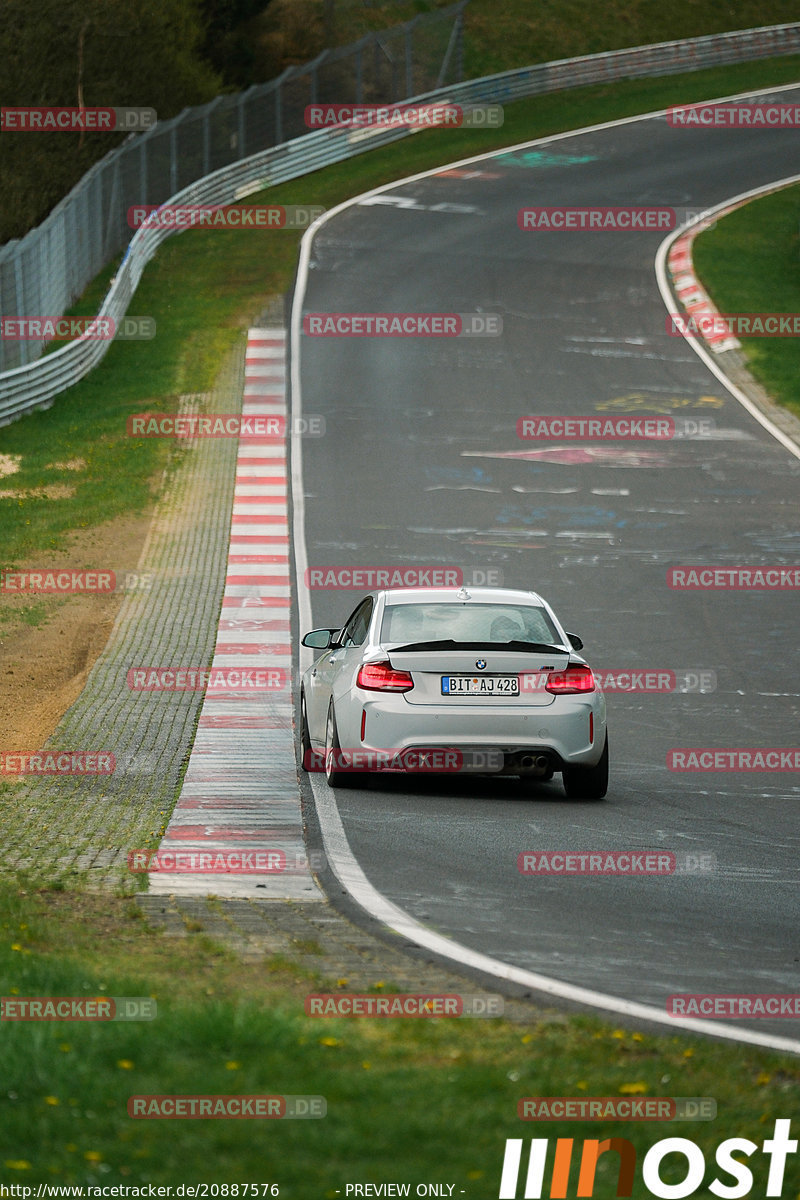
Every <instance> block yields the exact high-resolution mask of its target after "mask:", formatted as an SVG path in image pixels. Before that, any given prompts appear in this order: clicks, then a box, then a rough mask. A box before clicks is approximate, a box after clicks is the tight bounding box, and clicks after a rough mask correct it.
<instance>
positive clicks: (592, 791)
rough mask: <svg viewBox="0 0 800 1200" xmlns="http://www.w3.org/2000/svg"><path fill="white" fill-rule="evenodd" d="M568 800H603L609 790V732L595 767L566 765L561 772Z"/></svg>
mask: <svg viewBox="0 0 800 1200" xmlns="http://www.w3.org/2000/svg"><path fill="white" fill-rule="evenodd" d="M561 778H562V782H563V784H564V791H565V792H566V793H567V799H568V800H602V799H603V797H604V796H605V794H606V792H607V791H608V734H606V743H605V745H604V746H603V753H602V754H601V756H600V761H599V762H598V764H597V765H596V766H594V767H565V769H564V770H563V772H562V774H561Z"/></svg>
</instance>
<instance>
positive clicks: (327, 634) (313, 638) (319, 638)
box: [303, 629, 339, 650]
mask: <svg viewBox="0 0 800 1200" xmlns="http://www.w3.org/2000/svg"><path fill="white" fill-rule="evenodd" d="M338 632H339V630H338V629H312V630H311V632H310V633H307V634H306V636H305V637H304V638H303V645H304V646H310V647H311V648H312V650H327V649H328V647H329V646H330V645H331V644H332V642H333V635H334V634H335V633H338Z"/></svg>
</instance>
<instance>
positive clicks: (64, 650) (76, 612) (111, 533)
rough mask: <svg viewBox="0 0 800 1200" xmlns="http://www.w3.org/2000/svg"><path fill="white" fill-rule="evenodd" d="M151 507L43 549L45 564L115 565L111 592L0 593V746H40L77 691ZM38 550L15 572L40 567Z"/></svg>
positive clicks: (107, 628)
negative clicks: (62, 545) (60, 547)
mask: <svg viewBox="0 0 800 1200" xmlns="http://www.w3.org/2000/svg"><path fill="white" fill-rule="evenodd" d="M151 520H152V512H149V513H146V514H144V515H140V516H135V517H131V516H125V517H119V518H117V519H116V520H114V521H110V522H109V523H108V524H107V525H101V526H99V527H98V528H96V529H91V530H85V531H83V532H81V533H76V534H74V535H73V536H72V537H71V538H70V544H69V548H68V549H65V550H63V551H59V552H52V551H51V552H49V553H48V554H47V555H46V559H47V562H46V564H44V565H46V566H47V567H48V568H53V569H59V570H64V569H65V568H71V569H75V570H78V569H82V570H85V569H86V568H87V566H88V565H90V564H91V565H93V566H104V565H105V564H108V563H113V564H114V568H113V569H114V571H115V572H116V575H117V587H118V590H117V591H116V592H114V593H112V594H111V595H96V596H95V595H75V596H66V597H63V596H49V595H43V594H35V593H31V594H27V593H22V594H19V595H5V594H0V750H16V751H23V752H26V753H30V752H32V751H34V750H39V749H41V747H42V746H43V745H44V743H45V742H46V741H47V739H48V738H49V737H50V735H51V734H52V733H53V731H54V729H55V728H56V726H57V725H58V722H59V721H60V719H61V717H62V716H63V714H64V713H65V712H66V711H67V709H68V708H69V707H70V705H71V704H73V703H74V702H75V700H77V698H78V696H79V695H80V694H81V692H82V691H83V688H84V685H85V683H86V680H87V678H88V675H89V672H90V671H91V669H92V667H93V666H94V664H95V662H96V660H97V658H98V657H99V655H100V653H101V652H102V650H103V647H104V646H105V644H106V642H107V641H108V637H109V634H110V633H111V629H112V627H113V624H114V621H115V619H116V616H117V613H118V612H119V608H120V605H121V604H122V601H123V599H124V597H125V591H124V587H125V575H126V574H127V573H129V572H130V573H135V571H136V566H137V563H138V562H139V558H140V555H141V552H142V548H143V546H144V542H145V538H146V536H147V532H148V529H149V527H150V522H151ZM44 557H45V556H44V555H41V554H40V555H37V557H36V561H31V562H30V563H24V564H20V565H19V567H18V568H17V569H18V570H19V571H24V570H26V569H42V567H43V559H44Z"/></svg>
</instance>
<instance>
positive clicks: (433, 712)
mask: <svg viewBox="0 0 800 1200" xmlns="http://www.w3.org/2000/svg"><path fill="white" fill-rule="evenodd" d="M356 698H357V699H358V701H359V703H354V704H347V705H346V706H345V710H346V711H347V712H352V713H354V714H356V715H357V721H354V724H353V726H352V727H351V728H347V727H344V728H343V727H342V723H341V722H340V719H339V713H338V711H337V723H338V724H339V743H340V745H341V746H342V747H352V748H357V749H361V750H365V751H372V752H375V753H376V754H377V753H379V752H381V751H386V750H387V749H389V750H391V751H393V752H395V753H397V754H398V755H402V754H403V753H404V752H407V751H410V750H417V749H419V750H431V751H432V750H445V749H455V750H459V751H463V752H464V754H465V762H464V768H463V769H464V770H470V771H472V772H474V771H476V770H480V766H479V758H480V753H483V754H486V755H488V754H489V752H493V753H494V754H495V755H498V754H502V756H503V760H504V764H505V765H504V768H503V770H504V771H505V772H506V773H513V774H517V773H522V771H521V770H520V767H524V764H521V763H520V761H519V760H520V758H521V757H522V756H534V757H536V756H547V758H548V760H549V762H550V764H551V767H552V770H554V771H560V770H562V769H563V767H564V766H567V767H574V766H586V767H589V766H595V765H596V764H597V763H598V762H599V760H600V757H601V755H602V753H603V746H604V744H605V731H606V724H605V716H606V714H605V701H604V699H603V697H602V694H601V693H597V692H595V693H592V694H591V695H589V696H585V695H579V696H574V697H569V696H559V697H558V699H557V701H556V703H555V704H552V705H549V706H548V708H547V709H546V710H542V709H539V710H538V711H537V710H535V709H527V710H526V711H524V712H521V711H520V709H519V708H518V707H515V708H512V707H511V706H506V707H504V709H503V710H502V711H500V710H499V709H498V706H497V705H492V706H491V707H490V706H486V705H481V706H480V707H475V706H472V705H470V706H469V708H467V707H464V708H462V709H460V710H455V709H454V708H453V707H452V706H447V705H426V706H425V707H424V709H422V708H421V706H417V705H411V704H408V703H406V702H405V700H404V699H403V697H402V696H398V695H392V696H374V695H371V696H366V695H364V694H363V693H361V694H358V697H356V696H355V695H354V697H353V699H354V700H355V699H356ZM362 712H364V713H365V714H366V720H365V722H364V737H363V740H362V737H361V713H362ZM590 715H591V718H592V720H591V722H590ZM590 727H593V734H592V736H590ZM470 758H472V759H473V760H476V761H478V765H472V764H470V763H469V762H468V761H467V760H468V759H470ZM509 758H512V759H513V760H514V762H513V764H512V765H509V763H508V760H509ZM515 764H516V765H515ZM486 771H487V773H495V772H496V771H497V767H496V765H495V766H493V765H487V767H486Z"/></svg>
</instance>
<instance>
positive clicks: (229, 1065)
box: [225, 1059, 242, 1071]
mask: <svg viewBox="0 0 800 1200" xmlns="http://www.w3.org/2000/svg"><path fill="white" fill-rule="evenodd" d="M241 1069H242V1064H241V1063H240V1062H236V1061H235V1060H234V1059H231V1060H230V1062H226V1063H225V1070H226V1071H241Z"/></svg>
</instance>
